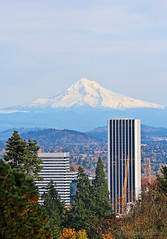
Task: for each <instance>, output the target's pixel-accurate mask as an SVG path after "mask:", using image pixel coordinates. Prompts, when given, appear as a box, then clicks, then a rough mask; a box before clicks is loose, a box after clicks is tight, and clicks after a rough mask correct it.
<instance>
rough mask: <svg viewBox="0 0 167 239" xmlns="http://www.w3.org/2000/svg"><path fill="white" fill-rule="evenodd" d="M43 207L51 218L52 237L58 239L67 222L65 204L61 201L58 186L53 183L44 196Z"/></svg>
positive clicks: (51, 182)
mask: <svg viewBox="0 0 167 239" xmlns="http://www.w3.org/2000/svg"><path fill="white" fill-rule="evenodd" d="M42 199H43V200H44V203H43V206H44V208H45V211H46V213H47V215H48V218H49V226H50V229H51V232H52V237H53V238H54V239H57V238H59V237H60V233H61V231H62V229H63V225H64V222H65V212H66V209H65V204H64V202H62V201H61V199H60V196H59V194H58V192H57V190H56V185H54V184H53V181H50V182H49V183H48V186H47V188H46V192H45V193H44V194H43V196H42Z"/></svg>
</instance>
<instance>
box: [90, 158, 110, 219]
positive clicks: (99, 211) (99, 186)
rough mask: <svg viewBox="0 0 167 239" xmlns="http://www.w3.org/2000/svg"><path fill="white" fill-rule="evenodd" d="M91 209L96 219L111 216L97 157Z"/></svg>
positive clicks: (101, 165)
mask: <svg viewBox="0 0 167 239" xmlns="http://www.w3.org/2000/svg"><path fill="white" fill-rule="evenodd" d="M91 188H92V193H91V194H92V204H93V205H92V208H93V210H94V212H95V215H96V216H97V217H99V218H100V217H106V216H109V217H110V216H113V212H112V208H111V203H110V200H109V191H108V186H107V182H106V179H105V173H104V167H103V163H102V160H101V158H100V157H99V160H98V163H97V167H96V176H95V180H94V181H93V183H92V187H91Z"/></svg>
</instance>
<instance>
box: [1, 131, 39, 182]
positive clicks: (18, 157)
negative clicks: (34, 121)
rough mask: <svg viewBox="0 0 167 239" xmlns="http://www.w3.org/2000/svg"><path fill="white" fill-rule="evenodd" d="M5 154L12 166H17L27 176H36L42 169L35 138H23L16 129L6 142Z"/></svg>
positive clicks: (6, 159)
mask: <svg viewBox="0 0 167 239" xmlns="http://www.w3.org/2000/svg"><path fill="white" fill-rule="evenodd" d="M6 143H7V144H6V154H5V156H4V159H5V161H7V162H8V163H9V164H10V165H11V167H12V168H18V169H19V170H21V171H22V172H24V173H26V174H27V175H29V176H32V177H34V178H38V179H39V176H38V173H39V172H40V170H41V169H42V167H41V166H40V163H41V162H42V160H41V159H40V158H38V150H39V148H40V147H39V146H38V145H37V142H36V141H35V140H33V141H32V140H30V139H29V140H28V143H27V142H26V141H25V140H23V139H22V138H21V137H20V135H19V133H18V131H16V130H15V131H14V132H13V135H12V136H11V137H10V138H9V139H8V140H7V142H6Z"/></svg>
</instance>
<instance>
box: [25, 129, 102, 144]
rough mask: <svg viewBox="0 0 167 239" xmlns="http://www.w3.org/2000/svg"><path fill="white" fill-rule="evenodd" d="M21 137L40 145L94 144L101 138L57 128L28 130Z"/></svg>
mask: <svg viewBox="0 0 167 239" xmlns="http://www.w3.org/2000/svg"><path fill="white" fill-rule="evenodd" d="M21 137H22V138H23V139H26V140H28V139H29V138H30V139H35V140H37V142H38V143H39V145H40V146H44V145H49V146H55V145H59V146H61V145H63V144H96V143H99V142H100V141H101V140H99V139H97V138H95V137H91V136H88V135H87V134H85V133H82V132H79V131H75V130H67V129H64V130H57V129H44V130H37V131H30V132H27V133H26V132H25V133H22V134H21Z"/></svg>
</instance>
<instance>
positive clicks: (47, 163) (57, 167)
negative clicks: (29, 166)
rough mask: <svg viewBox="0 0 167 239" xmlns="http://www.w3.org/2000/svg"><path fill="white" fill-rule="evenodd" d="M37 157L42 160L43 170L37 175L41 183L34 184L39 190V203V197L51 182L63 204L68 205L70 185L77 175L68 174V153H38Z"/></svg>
mask: <svg viewBox="0 0 167 239" xmlns="http://www.w3.org/2000/svg"><path fill="white" fill-rule="evenodd" d="M38 157H39V158H40V159H42V160H43V162H42V164H41V166H42V167H43V169H42V170H41V171H40V173H39V176H40V177H42V178H43V181H36V182H35V183H36V185H37V186H38V189H39V195H40V200H39V202H42V200H41V195H42V194H43V193H44V192H45V191H46V190H45V188H46V186H47V184H48V183H49V182H50V180H52V181H53V182H54V183H56V189H57V190H58V193H59V195H60V197H61V199H62V200H63V201H64V202H65V204H70V183H71V182H72V180H74V179H76V178H77V173H76V172H75V173H74V172H70V164H69V153H39V154H38Z"/></svg>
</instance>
